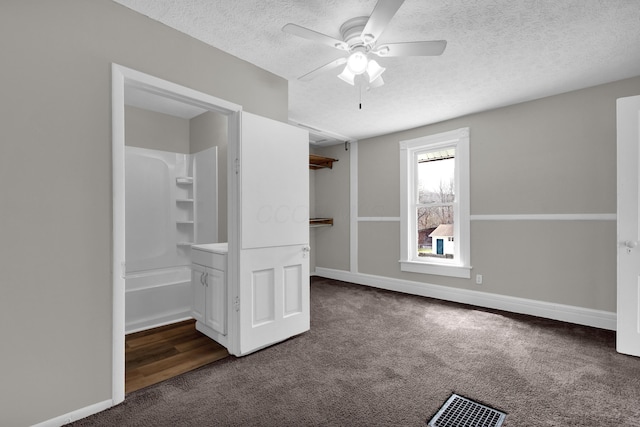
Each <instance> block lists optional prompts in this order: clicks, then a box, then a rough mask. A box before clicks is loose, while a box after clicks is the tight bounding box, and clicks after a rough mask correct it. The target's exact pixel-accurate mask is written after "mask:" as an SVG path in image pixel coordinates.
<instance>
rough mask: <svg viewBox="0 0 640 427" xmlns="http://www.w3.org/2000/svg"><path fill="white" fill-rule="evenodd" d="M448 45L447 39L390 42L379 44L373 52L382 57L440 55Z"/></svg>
mask: <svg viewBox="0 0 640 427" xmlns="http://www.w3.org/2000/svg"><path fill="white" fill-rule="evenodd" d="M446 47H447V41H446V40H433V41H425V42H406V43H389V44H383V45H381V46H378V47H377V48H376V49H375V50H374V51H372V53H375V54H376V55H378V56H380V57H389V56H438V55H442V52H444V49H445V48H446Z"/></svg>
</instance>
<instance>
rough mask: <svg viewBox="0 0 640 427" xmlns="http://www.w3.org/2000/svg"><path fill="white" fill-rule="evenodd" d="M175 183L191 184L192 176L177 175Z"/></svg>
mask: <svg viewBox="0 0 640 427" xmlns="http://www.w3.org/2000/svg"><path fill="white" fill-rule="evenodd" d="M176 184H193V177H192V176H177V177H176Z"/></svg>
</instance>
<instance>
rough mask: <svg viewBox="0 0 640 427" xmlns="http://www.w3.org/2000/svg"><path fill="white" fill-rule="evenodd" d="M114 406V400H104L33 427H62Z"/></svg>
mask: <svg viewBox="0 0 640 427" xmlns="http://www.w3.org/2000/svg"><path fill="white" fill-rule="evenodd" d="M112 406H113V400H111V399H109V400H104V401H102V402H98V403H94V404H93V405H89V406H85V407H84V408H80V409H76V410H75V411H72V412H69V413H67V414H64V415H60V416H59V417H55V418H51V419H50V420H47V421H43V422H41V423H38V424H34V425H33V427H60V426H63V425H65V424H68V423H71V422H74V421H78V420H81V419H82V418H86V417H88V416H90V415H93V414H97V413H98V412H102V411H104V410H105V409H109V408H111V407H112Z"/></svg>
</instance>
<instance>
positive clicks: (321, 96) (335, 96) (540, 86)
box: [115, 0, 640, 139]
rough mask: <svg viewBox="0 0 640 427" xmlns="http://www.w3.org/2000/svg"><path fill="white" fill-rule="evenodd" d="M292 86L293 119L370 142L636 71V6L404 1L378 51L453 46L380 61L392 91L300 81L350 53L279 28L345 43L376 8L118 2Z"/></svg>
mask: <svg viewBox="0 0 640 427" xmlns="http://www.w3.org/2000/svg"><path fill="white" fill-rule="evenodd" d="M115 1H116V2H118V3H121V4H123V5H125V6H127V7H129V8H131V9H133V10H136V11H138V12H140V13H142V14H144V15H147V16H149V17H150V18H152V19H154V20H157V21H159V22H162V23H164V24H166V25H168V26H170V27H173V28H175V29H177V30H179V31H181V32H183V33H186V34H189V35H190V36H192V37H194V38H197V39H200V40H202V41H204V42H206V43H208V44H210V45H212V46H215V47H217V48H219V49H221V50H223V51H226V52H228V53H230V54H232V55H235V56H237V57H239V58H241V59H243V60H246V61H248V62H250V63H253V64H255V65H257V66H259V67H261V68H264V69H265V70H268V71H271V72H272V73H275V74H277V75H279V76H281V77H283V78H285V79H287V80H288V81H289V119H290V120H291V121H292V122H295V123H303V124H306V125H308V126H311V127H313V128H316V129H320V130H323V131H328V132H330V133H333V135H334V136H337V137H338V138H341V137H348V138H353V139H362V138H366V137H371V136H376V135H381V134H386V133H390V132H394V131H399V130H404V129H408V128H413V127H417V126H421V125H426V124H430V123H435V122H439V121H442V120H446V119H449V118H454V117H459V116H462V115H466V114H470V113H474V112H478V111H483V110H488V109H492V108H496V107H500V106H505V105H510V104H514V103H518V102H522V101H527V100H531V99H536V98H541V97H545V96H549V95H554V94H558V93H562V92H567V91H571V90H575V89H580V88H584V87H589V86H594V85H598V84H602V83H606V82H610V81H615V80H620V79H624V78H628V77H633V76H637V75H640V1H638V0H406V1H405V2H404V4H403V5H402V7H400V9H399V10H398V12H397V14H396V15H395V16H394V18H393V19H392V20H391V22H390V24H389V26H388V27H387V29H386V31H385V32H384V33H383V34H382V36H381V37H380V41H379V44H382V43H393V42H405V41H420V40H440V39H445V40H447V41H448V45H447V48H446V50H445V52H444V54H443V55H442V56H438V57H411V58H380V59H379V60H378V62H379V63H380V64H381V65H382V66H384V67H386V68H387V71H386V72H385V73H384V75H383V77H384V80H385V85H384V86H382V87H379V88H376V89H372V90H371V91H369V92H366V91H363V93H362V94H361V100H362V109H361V110H359V109H358V104H359V103H360V91H359V90H358V88H357V87H353V86H350V85H348V84H346V83H344V82H342V81H341V80H339V79H338V78H337V77H336V75H337V74H339V72H340V71H341V69H340V68H339V69H336V70H335V71H334V72H330V73H328V74H325V75H322V76H320V77H318V78H316V79H314V80H312V81H309V82H301V81H298V80H297V78H298V77H300V76H302V75H304V74H306V73H307V72H309V71H311V70H313V69H315V68H317V67H319V66H321V65H324V64H326V63H328V62H330V61H332V60H334V59H337V58H339V57H341V56H344V54H343V53H341V52H340V51H338V50H336V49H333V48H331V47H328V46H325V45H322V44H319V43H314V42H312V41H309V40H306V39H302V38H299V37H296V36H294V35H291V34H287V33H284V32H282V31H281V28H282V27H283V26H284V25H285V24H287V23H295V24H298V25H301V26H304V27H307V28H310V29H313V30H315V31H318V32H321V33H324V34H327V35H329V36H332V37H335V38H338V39H339V38H340V33H339V29H340V25H342V23H343V22H344V21H346V20H348V19H350V18H353V17H357V16H368V15H370V14H371V11H372V10H373V8H374V6H375V4H376V0H321V1H320V0H318V1H314V0H115Z"/></svg>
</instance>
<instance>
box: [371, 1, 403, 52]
mask: <svg viewBox="0 0 640 427" xmlns="http://www.w3.org/2000/svg"><path fill="white" fill-rule="evenodd" d="M402 3H404V0H378V3H377V4H376V6H375V7H374V8H373V12H371V16H370V17H369V20H368V21H367V24H366V25H365V26H364V30H362V38H363V39H364V40H366V41H367V42H368V43H371V42H373V41H375V40H377V39H378V37H380V35H381V34H382V33H383V32H384V30H385V28H387V24H389V21H391V18H393V15H395V14H396V12H397V11H398V9H400V6H402Z"/></svg>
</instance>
